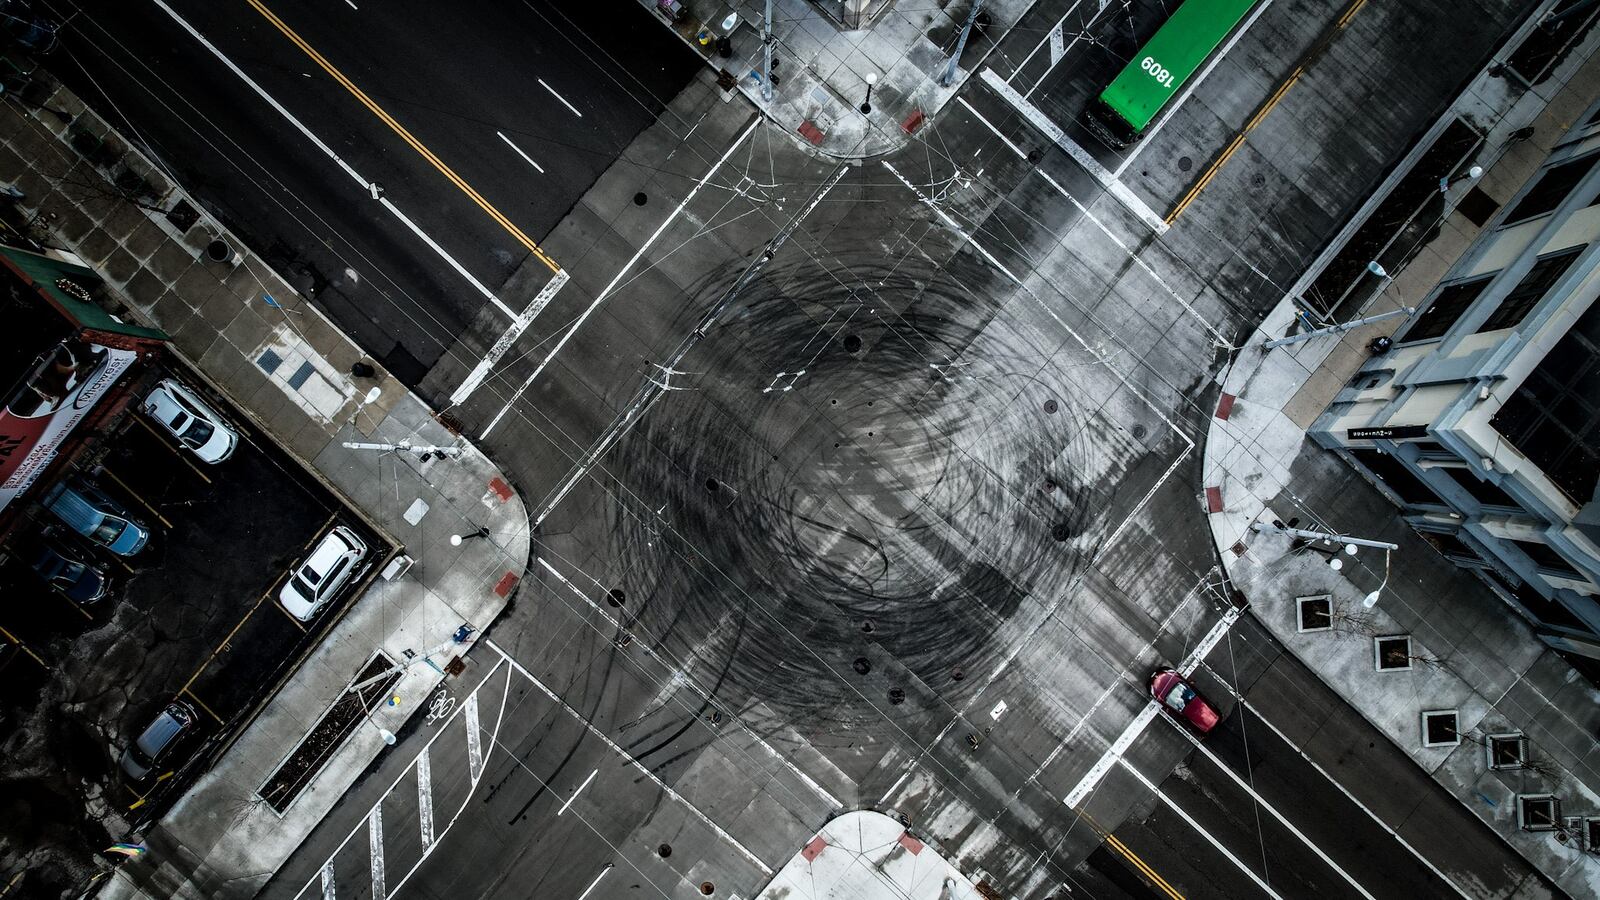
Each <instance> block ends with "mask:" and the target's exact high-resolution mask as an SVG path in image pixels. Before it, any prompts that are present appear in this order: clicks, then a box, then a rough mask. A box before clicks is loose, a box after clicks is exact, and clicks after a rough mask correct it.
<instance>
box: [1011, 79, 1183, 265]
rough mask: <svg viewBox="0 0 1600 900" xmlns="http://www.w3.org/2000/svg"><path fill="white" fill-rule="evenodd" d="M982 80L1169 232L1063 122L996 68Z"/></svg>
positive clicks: (1137, 212) (1114, 192) (1154, 227)
mask: <svg viewBox="0 0 1600 900" xmlns="http://www.w3.org/2000/svg"><path fill="white" fill-rule="evenodd" d="M983 82H984V84H987V85H988V86H989V87H991V88H993V89H994V92H995V93H996V94H999V95H1000V98H1001V99H1003V100H1005V101H1006V102H1007V103H1009V104H1011V105H1012V107H1014V108H1015V109H1016V111H1017V112H1019V113H1021V114H1022V117H1023V118H1024V119H1027V120H1028V121H1029V122H1031V123H1033V126H1034V127H1035V128H1037V129H1039V130H1040V131H1042V132H1044V135H1045V137H1047V138H1049V139H1050V140H1051V141H1052V142H1053V143H1054V144H1055V145H1056V146H1057V147H1060V148H1061V149H1062V150H1064V151H1066V154H1067V155H1068V156H1070V157H1072V158H1073V160H1074V161H1076V162H1077V163H1078V165H1080V166H1082V167H1083V168H1084V171H1086V172H1088V173H1089V174H1090V175H1092V176H1094V180H1095V181H1098V182H1100V186H1101V187H1103V188H1105V189H1106V190H1107V191H1110V192H1111V196H1113V197H1116V198H1117V200H1119V201H1121V203H1122V205H1123V206H1125V207H1127V208H1128V211H1129V212H1131V213H1133V214H1134V215H1136V216H1138V217H1139V219H1140V221H1142V222H1144V223H1145V224H1146V225H1148V226H1150V230H1152V231H1154V232H1155V233H1156V234H1166V233H1167V227H1168V226H1167V223H1166V221H1165V220H1163V219H1162V218H1161V217H1160V216H1158V215H1156V214H1155V211H1154V210H1152V209H1151V208H1150V207H1149V206H1147V205H1146V204H1145V202H1144V201H1143V200H1140V199H1139V197H1138V195H1137V194H1135V193H1134V192H1133V189H1132V188H1130V187H1128V186H1127V185H1126V184H1123V183H1122V181H1121V180H1120V179H1118V178H1117V176H1116V175H1115V174H1113V173H1112V172H1111V170H1109V169H1107V168H1106V167H1105V166H1102V165H1101V164H1100V161H1099V160H1097V159H1095V158H1094V157H1093V156H1090V155H1089V151H1087V150H1085V149H1083V148H1082V147H1080V146H1078V142H1077V141H1074V140H1073V139H1072V138H1069V137H1067V133H1066V132H1065V131H1062V130H1061V127H1060V126H1058V125H1057V124H1056V123H1055V122H1052V121H1051V120H1050V117H1049V116H1047V115H1045V114H1044V113H1043V112H1042V111H1041V110H1040V109H1039V108H1038V107H1037V106H1034V105H1033V104H1032V103H1031V102H1029V101H1028V100H1027V99H1025V98H1024V97H1023V96H1022V95H1021V94H1019V93H1017V91H1016V89H1015V88H1013V87H1012V86H1011V85H1009V84H1006V82H1005V79H1004V78H1001V77H1000V76H999V75H996V74H995V71H994V70H993V69H987V68H986V69H984V70H983Z"/></svg>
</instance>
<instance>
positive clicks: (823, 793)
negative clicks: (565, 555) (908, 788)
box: [538, 556, 904, 809]
mask: <svg viewBox="0 0 1600 900" xmlns="http://www.w3.org/2000/svg"><path fill="white" fill-rule="evenodd" d="M538 562H539V565H541V566H543V567H544V570H545V571H546V572H549V573H550V574H551V575H553V576H554V577H555V578H556V580H558V581H560V582H561V583H562V584H564V585H566V586H567V589H568V590H570V591H572V592H573V593H574V594H577V595H578V599H580V600H582V601H583V602H584V603H586V604H588V605H589V608H590V609H592V610H594V611H595V612H597V613H599V614H600V616H601V617H602V618H604V619H605V620H606V621H607V622H609V623H611V626H612V627H613V628H616V629H618V630H619V631H620V630H621V629H622V623H621V622H619V621H617V620H616V619H615V618H613V617H612V615H611V613H609V612H607V611H606V610H605V608H604V607H602V606H601V605H600V604H598V603H596V602H594V600H593V599H591V598H590V597H589V595H588V594H586V593H584V592H583V590H582V589H581V588H579V587H578V586H577V585H575V584H573V583H572V582H571V581H569V580H567V576H565V575H563V574H561V573H560V572H558V571H556V568H555V566H552V565H550V563H548V562H546V561H545V559H544V557H542V556H541V557H538ZM585 574H587V573H585ZM589 577H590V579H591V580H593V576H589ZM637 646H638V647H640V648H641V649H643V650H644V652H645V654H646V655H648V656H649V657H650V658H651V659H653V660H655V661H656V662H657V663H659V664H660V665H661V666H663V667H665V668H668V669H681V668H683V667H682V666H680V665H678V664H677V663H676V662H675V661H671V660H666V659H662V658H661V655H660V654H659V653H657V652H656V649H655V648H654V647H653V646H651V642H650V641H640V642H638V643H637ZM684 681H685V683H686V684H688V685H689V689H690V690H692V691H694V692H695V693H696V694H698V695H700V699H702V700H705V701H706V702H708V703H709V702H711V694H710V693H709V692H707V691H706V689H705V688H703V687H701V686H700V684H699V682H697V681H695V680H694V679H693V678H685V679H684ZM733 720H734V721H735V722H737V723H738V724H739V727H740V728H743V729H744V731H745V734H747V735H749V736H750V738H751V739H752V740H754V741H755V742H756V744H758V745H759V746H760V747H761V749H763V750H765V751H767V753H768V754H770V755H771V756H772V758H773V759H775V760H777V761H778V762H781V763H783V764H784V765H785V766H786V767H788V769H789V771H790V772H791V773H793V775H794V777H796V778H798V779H800V780H801V781H803V782H805V785H806V787H809V788H811V789H812V790H813V791H816V792H817V796H819V797H821V798H822V799H823V800H825V801H827V802H828V805H829V806H830V807H831V808H835V809H837V808H839V807H841V806H843V805H844V801H842V800H840V799H839V798H838V797H835V796H834V795H833V794H831V793H829V792H828V789H827V788H825V787H823V786H822V785H821V784H819V783H818V782H817V780H816V779H814V778H812V777H811V776H810V775H807V774H806V773H805V770H803V769H801V768H800V767H799V766H797V765H795V764H794V763H792V762H790V761H789V758H788V757H786V756H784V755H783V754H782V753H779V752H778V749H777V748H776V747H774V746H772V745H771V744H769V743H767V740H766V738H763V737H762V736H761V735H760V734H758V733H756V731H755V730H754V729H752V728H751V727H750V726H748V725H746V724H745V723H744V721H743V720H742V719H740V718H739V717H738V716H734V717H733ZM901 777H902V778H903V777H904V776H901Z"/></svg>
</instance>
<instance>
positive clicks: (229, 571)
mask: <svg viewBox="0 0 1600 900" xmlns="http://www.w3.org/2000/svg"><path fill="white" fill-rule="evenodd" d="M172 376H177V377H178V379H179V381H180V383H182V384H183V385H186V386H187V387H189V388H190V389H191V390H193V391H194V393H195V394H196V395H197V396H200V397H202V398H204V399H203V402H204V403H206V404H208V405H209V406H210V407H211V408H212V409H214V410H217V411H219V412H220V414H221V417H222V418H223V419H225V420H227V421H228V422H230V423H231V424H232V425H233V427H234V430H236V431H237V433H238V435H239V440H238V444H237V448H236V449H235V450H234V451H233V452H232V453H231V455H229V456H228V457H227V458H226V459H224V460H222V461H221V462H218V463H215V464H208V463H206V462H204V461H202V460H201V459H200V458H199V456H198V455H197V454H195V453H192V452H190V451H189V450H188V449H185V448H182V447H181V446H180V445H179V443H178V442H177V441H176V440H175V439H174V437H173V435H172V434H171V433H170V432H169V431H168V430H166V429H165V428H164V427H163V425H162V424H161V422H160V421H159V420H157V419H155V418H154V417H152V416H150V415H148V414H146V413H145V412H143V411H142V410H140V409H139V408H138V407H139V399H140V398H143V397H145V396H147V395H148V394H149V392H150V391H151V390H152V389H153V388H154V387H155V386H156V385H157V384H158V383H159V382H160V381H161V380H162V379H163V378H167V377H172ZM129 378H130V379H131V381H130V384H129V386H130V388H131V399H129V400H128V401H127V404H126V407H125V408H124V409H122V410H120V411H118V412H116V413H115V415H113V416H112V417H110V419H109V420H108V422H107V423H106V424H105V426H104V434H103V435H102V436H101V437H100V439H99V443H98V446H96V447H93V448H91V449H90V450H88V451H86V452H85V453H84V454H82V455H81V456H80V457H79V458H78V459H77V460H76V461H75V463H74V466H73V467H72V470H71V471H69V472H67V473H65V474H64V475H63V476H62V480H63V481H65V482H66V483H68V484H84V483H87V484H89V485H91V486H93V487H97V488H98V489H99V490H100V491H101V492H103V494H104V495H105V496H106V497H107V498H109V499H110V500H111V501H112V502H113V503H114V504H116V505H118V506H120V507H121V508H122V509H123V510H124V511H125V512H126V514H127V517H128V518H129V519H131V520H133V521H135V522H137V523H139V524H141V525H143V526H145V527H146V529H147V530H148V532H149V539H148V541H147V543H146V544H145V546H144V547H143V548H142V549H140V550H139V551H138V552H136V553H134V554H132V555H128V556H119V555H116V554H113V553H111V552H108V551H107V550H106V549H104V548H103V547H99V546H94V545H92V544H91V542H90V541H89V540H87V539H85V538H83V537H81V536H80V535H79V534H77V533H75V532H74V530H73V529H72V528H70V527H67V525H66V524H65V523H64V522H63V521H62V520H61V519H60V518H59V517H58V516H56V515H55V514H53V513H52V512H50V511H49V510H47V509H46V508H45V506H44V505H43V502H42V500H43V498H46V497H48V496H49V493H50V490H51V486H50V485H49V484H45V483H43V482H41V484H39V485H36V486H35V487H34V489H33V490H32V491H31V492H30V494H29V496H28V500H29V501H30V508H29V509H27V510H26V511H25V518H24V520H23V521H22V522H20V523H19V524H18V526H17V527H16V528H15V529H13V531H12V532H11V534H10V535H9V538H8V540H7V545H6V546H5V547H4V548H3V549H0V558H3V561H0V592H3V593H4V595H5V596H6V597H7V598H8V600H9V602H7V603H6V604H5V606H4V607H3V608H0V629H4V631H3V633H0V637H3V638H4V642H5V644H6V646H5V647H4V648H3V652H4V655H3V656H0V666H4V669H3V671H4V673H5V675H6V678H5V679H4V682H3V685H0V722H3V725H0V728H3V731H4V738H3V740H4V744H3V747H4V751H5V753H6V755H7V757H8V758H9V759H10V766H9V767H8V775H7V780H6V783H5V784H4V785H3V787H0V796H4V797H6V798H7V799H6V800H5V801H3V802H0V815H3V816H4V821H5V823H6V824H5V825H4V826H3V827H4V828H5V830H6V831H5V832H0V834H3V835H4V836H3V837H0V842H12V843H14V845H19V846H27V845H29V844H30V843H37V842H39V841H40V840H41V838H42V836H44V835H54V836H55V837H56V838H57V839H64V840H68V841H73V842H77V843H80V844H82V850H83V852H84V854H86V855H87V854H92V853H94V852H95V851H98V850H99V849H101V848H102V847H104V846H105V845H106V843H107V842H108V841H109V840H117V839H121V838H122V837H123V836H124V835H125V834H126V833H127V832H129V831H130V830H132V829H133V828H134V827H136V826H137V824H138V823H139V822H140V821H142V820H145V819H147V818H148V817H151V816H153V815H154V814H156V813H157V812H158V811H159V810H160V809H161V808H162V807H163V806H164V805H165V803H167V802H169V801H170V800H172V799H174V798H176V796H178V794H179V793H181V790H179V788H180V787H181V786H182V785H184V784H186V783H187V782H188V780H189V779H190V778H192V777H193V776H194V775H197V774H198V773H199V772H200V771H202V770H203V769H204V767H205V765H206V764H207V762H208V761H209V759H210V758H211V756H212V751H214V750H216V749H218V748H220V747H221V746H222V745H223V744H225V743H226V742H227V741H228V740H229V739H230V738H231V737H232V735H233V734H234V733H236V731H237V730H238V728H239V727H240V726H242V725H243V724H244V723H246V722H248V721H249V719H250V717H251V716H252V714H253V711H254V707H255V706H256V704H257V703H258V702H259V701H260V700H261V699H262V698H264V697H266V696H268V695H269V694H270V693H271V692H272V691H273V690H274V689H275V687H276V685H277V683H278V682H279V681H280V679H281V678H282V677H283V675H284V674H285V673H286V672H287V671H289V670H290V669H292V668H293V666H295V665H296V664H297V663H298V661H299V659H300V658H301V656H302V654H303V653H304V652H306V651H307V650H308V649H309V648H311V647H312V646H314V644H315V642H316V641H317V640H318V639H319V637H320V635H321V634H322V633H323V632H324V631H325V630H326V629H327V628H329V627H330V625H331V624H332V623H334V622H336V621H338V619H339V617H340V615H341V614H342V613H343V611H344V608H345V607H346V606H347V605H348V604H349V603H350V602H351V600H352V598H354V597H356V596H359V594H360V592H361V589H362V588H363V586H364V585H365V583H366V582H367V581H368V579H370V578H372V577H374V574H375V572H376V571H377V570H378V569H379V568H381V565H382V562H383V561H384V560H385V559H386V558H387V556H388V550H389V548H388V546H387V544H386V543H385V542H384V541H383V540H382V539H380V538H378V537H377V535H375V534H374V533H372V532H371V531H370V530H369V529H367V528H366V527H365V526H364V525H363V524H362V523H361V522H360V521H359V520H358V519H356V518H355V517H354V516H353V515H351V514H349V513H348V512H347V511H344V510H343V509H342V507H341V506H340V504H339V503H338V501H337V500H336V499H335V498H334V497H333V495H331V494H330V493H329V492H328V491H327V490H326V489H325V488H323V487H322V486H321V485H320V484H319V483H317V482H316V481H315V480H313V479H312V478H311V477H310V476H308V475H307V474H306V472H305V471H304V470H303V469H302V468H301V467H300V466H299V465H298V464H297V463H295V462H293V461H292V460H290V459H289V458H288V457H286V456H285V455H284V454H283V453H282V452H281V451H279V450H278V449H277V448H276V447H271V446H264V443H263V442H258V441H257V439H256V438H257V436H256V434H255V432H254V430H253V429H252V428H250V427H249V425H248V422H247V421H245V420H243V419H242V417H240V416H238V415H237V414H236V413H234V412H232V410H231V409H230V407H228V406H227V405H226V404H225V403H223V402H222V401H221V400H220V399H219V398H218V397H217V396H216V395H214V394H212V393H211V392H210V391H208V390H206V389H205V388H204V387H203V382H201V381H199V380H198V379H196V378H194V377H193V376H191V375H188V374H187V373H184V372H181V371H179V370H177V369H174V368H171V367H169V368H167V369H165V370H163V369H160V368H158V367H155V366H143V367H139V368H136V369H135V370H134V371H133V372H131V373H129ZM336 523H338V524H343V525H346V526H348V527H350V528H351V529H352V530H353V531H354V533H355V534H356V535H357V536H358V537H359V538H360V539H362V540H364V541H365V542H366V544H367V546H368V548H369V550H368V553H367V555H366V557H365V559H364V560H363V561H361V562H360V563H359V564H358V566H357V567H355V569H354V571H353V574H352V575H351V577H350V580H349V581H348V583H347V585H346V587H345V588H344V589H343V590H342V591H339V592H338V593H336V594H335V595H334V596H333V599H331V600H330V601H329V602H328V604H327V605H326V606H324V607H323V608H322V609H320V610H319V611H318V612H317V613H316V614H315V615H314V616H313V617H311V619H310V621H309V622H305V623H303V622H301V621H299V620H297V619H295V618H294V617H292V616H291V615H290V614H289V613H288V612H287V611H286V610H285V609H284V607H283V606H282V605H281V604H280V603H279V602H278V593H279V590H280V587H281V586H282V584H283V582H284V581H285V579H286V578H287V577H288V573H289V570H290V568H291V567H292V566H294V565H295V564H296V563H297V561H298V560H301V559H303V558H304V557H305V556H306V554H307V553H308V552H309V550H310V548H311V547H312V546H313V545H315V544H316V543H317V542H318V541H319V539H320V538H321V537H322V536H323V535H325V534H327V533H328V532H329V530H330V529H331V528H332V527H333V526H334V525H335V524H336ZM46 548H49V549H50V552H54V553H57V554H60V555H61V556H63V557H64V558H67V559H70V560H75V561H77V562H80V563H84V564H86V565H88V566H89V567H91V568H93V569H97V570H99V571H100V572H103V574H104V576H105V577H104V581H105V584H106V588H105V596H104V597H102V598H99V599H87V601H86V602H80V601H75V600H74V599H71V598H70V597H69V596H67V594H68V593H72V591H70V590H66V589H52V588H51V587H50V586H49V585H47V584H46V582H45V581H44V580H43V579H41V578H40V577H39V575H38V574H37V573H36V571H35V568H36V564H37V560H39V559H40V558H41V556H43V555H46ZM85 594H86V592H80V596H84V595H85ZM174 702H178V703H181V704H184V705H185V706H187V708H188V709H189V710H190V711H192V712H193V717H194V721H193V723H192V726H191V727H190V728H188V729H186V730H185V732H184V734H183V736H182V737H181V738H180V740H179V741H178V742H177V743H176V744H175V745H174V746H173V747H172V749H171V751H170V752H168V753H167V754H166V755H164V756H161V757H159V759H157V760H156V762H157V763H158V764H157V765H156V766H155V767H154V768H153V770H152V772H151V774H150V776H149V777H148V779H147V780H146V782H145V783H143V784H138V785H132V784H129V783H128V781H127V779H125V778H123V777H121V775H120V773H119V772H118V765H119V756H120V755H121V753H122V752H123V750H124V748H126V747H127V746H128V744H129V743H130V742H132V741H133V740H134V739H135V738H137V737H138V735H139V734H140V732H141V731H142V730H143V729H144V728H145V727H146V726H147V725H148V724H149V723H151V721H152V720H153V719H155V718H156V717H157V716H158V715H159V714H160V713H161V712H162V710H163V709H166V708H167V707H168V705H169V704H172V703H174ZM63 798H66V799H68V800H69V801H70V802H62V799H63ZM19 829H22V830H26V831H27V833H21V831H19ZM6 832H9V833H6ZM33 881H34V879H32V878H30V882H33ZM33 886H35V887H38V886H39V885H37V884H35V885H33Z"/></svg>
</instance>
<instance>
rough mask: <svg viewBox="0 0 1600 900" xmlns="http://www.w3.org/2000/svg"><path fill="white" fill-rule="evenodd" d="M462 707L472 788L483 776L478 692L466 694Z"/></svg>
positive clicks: (468, 769)
mask: <svg viewBox="0 0 1600 900" xmlns="http://www.w3.org/2000/svg"><path fill="white" fill-rule="evenodd" d="M495 649H497V650H498V649H499V648H498V647H497V648H495ZM501 655H504V654H501ZM462 706H464V707H466V708H465V710H463V712H462V714H461V720H462V722H464V723H465V724H466V726H467V771H468V772H469V773H470V774H471V776H472V784H473V786H477V784H478V779H479V778H480V777H482V776H483V735H481V734H479V733H478V692H477V691H473V692H472V693H470V694H468V695H467V702H466V703H463V704H462Z"/></svg>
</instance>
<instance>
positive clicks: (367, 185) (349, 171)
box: [155, 0, 516, 318]
mask: <svg viewBox="0 0 1600 900" xmlns="http://www.w3.org/2000/svg"><path fill="white" fill-rule="evenodd" d="M155 3H156V6H159V7H161V9H162V11H163V12H165V13H166V14H167V15H168V16H170V17H171V18H172V21H174V22H176V23H178V27H180V28H182V29H183V30H184V31H187V32H188V33H189V36H190V37H192V38H194V39H195V40H197V41H199V42H200V45H201V46H202V47H205V48H206V49H207V50H209V51H211V55H212V56H215V57H216V58H217V60H218V61H219V62H221V63H222V64H223V65H225V66H227V67H228V69H229V70H230V71H232V72H233V74H235V75H237V76H239V80H240V81H243V82H244V83H245V84H246V85H247V86H248V87H249V88H250V89H251V90H252V91H254V92H255V94H256V96H258V97H260V98H261V99H262V100H265V101H266V103H267V105H268V106H271V107H272V108H273V109H275V110H277V111H278V115H280V116H283V118H284V119H285V120H287V121H288V122H289V124H290V125H293V126H294V127H295V130H296V131H299V132H300V133H301V134H302V135H304V136H305V138H306V140H308V141H310V142H311V143H312V144H313V145H315V146H316V148H317V149H318V150H321V151H322V152H323V153H324V154H326V155H327V157H328V158H329V159H331V160H333V161H334V163H336V164H337V165H338V166H339V168H341V169H343V170H344V172H345V174H346V175H349V176H350V177H351V179H353V180H354V181H355V183H356V184H358V185H360V186H361V190H362V191H363V192H371V191H372V190H373V185H374V184H375V182H372V181H370V180H368V179H367V178H364V177H362V175H361V173H360V172H357V171H356V170H355V167H353V166H351V165H350V164H349V163H347V162H345V161H344V159H343V158H342V157H340V156H339V154H337V153H335V152H333V148H332V147H329V146H328V145H327V144H325V143H323V140H322V138H319V137H317V136H316V135H315V134H313V133H312V131H311V129H310V128H307V127H306V126H305V124H304V123H302V122H301V121H300V120H299V119H297V118H295V117H294V114H293V113H291V112H289V110H288V109H287V108H285V107H284V105H283V104H282V103H279V102H278V101H277V99H276V98H274V97H273V96H272V95H271V94H269V93H267V91H266V89H265V88H263V87H262V86H261V85H259V84H257V83H256V81H255V79H254V78H251V77H250V76H249V75H246V74H245V72H244V70H243V69H241V68H239V67H238V66H237V65H235V64H234V62H233V60H231V59H229V58H228V57H227V56H225V55H223V52H222V51H221V50H218V49H217V47H216V45H214V44H212V43H211V42H210V41H208V40H206V38H205V36H204V35H202V34H201V33H200V32H199V31H196V30H195V27H194V26H193V25H190V24H189V23H188V22H187V21H185V20H184V18H183V17H182V16H180V15H178V13H177V12H176V11H174V10H173V8H172V7H170V6H168V5H167V4H166V2H165V0H155ZM380 199H381V202H382V203H383V205H384V208H385V209H387V210H389V212H391V213H393V214H394V215H395V217H396V218H398V219H399V220H400V221H401V222H402V223H404V224H405V226H406V227H407V228H408V229H410V230H411V233H412V234H415V235H416V236H417V237H419V238H421V239H422V241H423V243H425V244H427V245H428V247H429V248H430V249H432V250H433V252H435V253H437V254H439V256H440V257H441V258H443V259H444V261H445V262H446V263H448V264H449V265H450V267H451V268H452V269H455V270H456V271H457V272H459V273H460V274H461V276H462V277H463V278H465V279H466V280H467V282H468V283H469V284H471V285H472V286H473V287H474V288H476V289H477V290H478V292H479V293H480V294H483V296H484V297H485V298H487V299H488V300H490V301H491V302H493V303H494V305H495V306H498V307H499V308H500V309H501V310H503V311H504V312H505V314H506V315H507V316H510V317H512V318H516V314H515V313H513V312H512V311H511V309H510V308H509V307H507V306H506V305H505V304H504V303H501V302H500V298H498V297H496V296H495V295H494V292H493V291H491V290H489V289H488V288H486V287H484V286H483V283H482V282H480V281H478V279H476V278H474V277H472V275H470V274H468V272H467V270H466V269H465V268H463V267H462V265H461V264H460V263H459V262H456V260H455V257H453V256H451V255H450V254H448V253H446V252H445V251H444V248H443V247H440V246H439V244H438V243H437V242H436V241H434V239H433V238H431V237H428V236H427V235H426V234H424V233H423V231H422V229H421V228H418V227H417V223H415V222H413V221H411V219H410V218H409V217H408V216H406V215H405V214H403V213H401V212H400V210H399V208H397V207H396V206H395V205H394V204H393V203H390V202H389V200H388V199H387V198H380Z"/></svg>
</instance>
